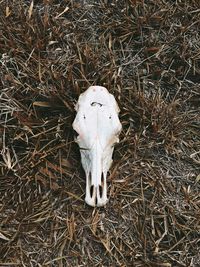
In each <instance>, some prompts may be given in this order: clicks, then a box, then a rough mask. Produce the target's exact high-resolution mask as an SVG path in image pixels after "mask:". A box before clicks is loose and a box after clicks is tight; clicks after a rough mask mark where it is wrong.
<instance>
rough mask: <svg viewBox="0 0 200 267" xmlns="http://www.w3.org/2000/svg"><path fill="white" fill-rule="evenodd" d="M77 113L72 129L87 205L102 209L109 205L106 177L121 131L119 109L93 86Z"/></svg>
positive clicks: (100, 87)
mask: <svg viewBox="0 0 200 267" xmlns="http://www.w3.org/2000/svg"><path fill="white" fill-rule="evenodd" d="M75 109H76V111H77V114H76V118H75V120H74V122H73V128H74V130H75V131H76V132H77V133H78V137H77V139H76V142H77V143H78V145H79V147H80V152H81V162H82V165H83V168H84V171H85V174H86V196H85V201H86V203H87V204H88V205H90V206H93V207H94V206H103V205H105V204H106V203H107V201H108V199H107V185H106V176H107V172H108V170H109V168H110V166H111V163H112V154H113V149H114V144H115V143H116V142H119V138H118V135H119V133H120V131H121V128H122V126H121V123H120V121H119V118H118V113H119V107H118V105H117V102H116V100H115V98H114V96H113V95H111V94H110V93H109V92H108V90H107V89H106V88H105V87H102V86H90V87H89V88H88V89H87V90H86V91H85V92H84V93H83V94H81V95H80V96H79V99H78V103H77V104H76V107H75Z"/></svg>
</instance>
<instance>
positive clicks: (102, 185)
mask: <svg viewBox="0 0 200 267" xmlns="http://www.w3.org/2000/svg"><path fill="white" fill-rule="evenodd" d="M103 187H104V176H103V172H102V173H101V185H99V196H100V198H102V196H103Z"/></svg>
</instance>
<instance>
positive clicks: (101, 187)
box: [99, 185, 103, 198]
mask: <svg viewBox="0 0 200 267" xmlns="http://www.w3.org/2000/svg"><path fill="white" fill-rule="evenodd" d="M99 196H100V198H102V196H103V186H101V185H99Z"/></svg>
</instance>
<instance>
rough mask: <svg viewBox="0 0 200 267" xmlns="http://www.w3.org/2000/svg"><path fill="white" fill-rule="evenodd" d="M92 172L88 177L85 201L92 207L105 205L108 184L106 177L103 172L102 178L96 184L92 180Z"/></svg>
mask: <svg viewBox="0 0 200 267" xmlns="http://www.w3.org/2000/svg"><path fill="white" fill-rule="evenodd" d="M93 180H94V179H92V175H91V173H90V174H89V176H88V177H87V179H86V196H85V202H86V203H87V204H88V205H90V206H92V207H95V206H97V207H101V206H104V205H105V204H106V203H107V201H108V199H107V187H106V186H107V185H106V177H105V175H104V174H103V173H102V175H101V180H100V181H98V182H97V183H96V184H94V183H93V182H92V181H93Z"/></svg>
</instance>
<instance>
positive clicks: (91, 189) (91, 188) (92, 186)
mask: <svg viewBox="0 0 200 267" xmlns="http://www.w3.org/2000/svg"><path fill="white" fill-rule="evenodd" d="M93 194H94V185H91V186H90V197H91V198H92V196H93Z"/></svg>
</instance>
